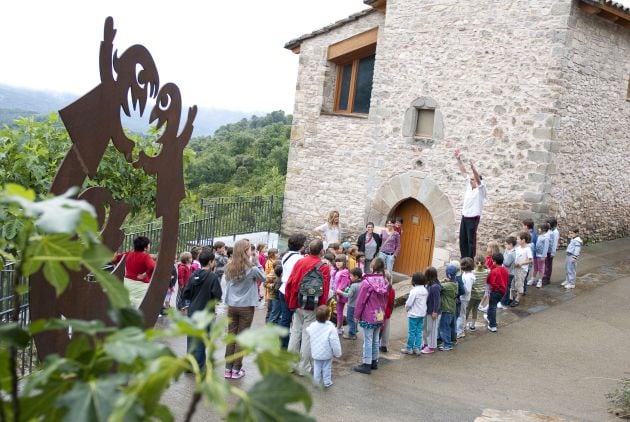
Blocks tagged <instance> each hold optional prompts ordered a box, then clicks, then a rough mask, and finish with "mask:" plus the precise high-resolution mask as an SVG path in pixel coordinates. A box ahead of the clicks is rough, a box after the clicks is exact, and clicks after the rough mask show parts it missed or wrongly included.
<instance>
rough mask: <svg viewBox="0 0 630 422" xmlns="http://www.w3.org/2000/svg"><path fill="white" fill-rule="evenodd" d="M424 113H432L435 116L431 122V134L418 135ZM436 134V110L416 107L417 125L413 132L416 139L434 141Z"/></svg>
mask: <svg viewBox="0 0 630 422" xmlns="http://www.w3.org/2000/svg"><path fill="white" fill-rule="evenodd" d="M422 112H431V113H432V114H433V121H432V122H431V133H430V134H429V133H418V126H419V123H420V115H421V114H422ZM434 132H435V109H434V108H431V107H416V125H415V128H414V131H413V137H414V139H433V133H434Z"/></svg>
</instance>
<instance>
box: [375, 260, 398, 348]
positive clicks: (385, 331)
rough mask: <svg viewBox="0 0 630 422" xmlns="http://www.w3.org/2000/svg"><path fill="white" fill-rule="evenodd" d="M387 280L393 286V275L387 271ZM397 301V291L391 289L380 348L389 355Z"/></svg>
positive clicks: (388, 295) (388, 293) (388, 294)
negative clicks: (392, 322)
mask: <svg viewBox="0 0 630 422" xmlns="http://www.w3.org/2000/svg"><path fill="white" fill-rule="evenodd" d="M385 278H386V279H387V282H388V283H389V285H390V286H391V285H392V274H391V273H390V272H389V271H387V270H385ZM395 299H396V291H395V290H394V289H393V288H390V289H389V291H388V292H387V305H386V306H385V323H384V324H383V326H382V327H381V339H380V347H379V350H380V351H381V352H383V353H387V352H388V351H389V331H390V329H391V324H390V322H391V321H390V318H391V317H392V312H393V311H394V301H395Z"/></svg>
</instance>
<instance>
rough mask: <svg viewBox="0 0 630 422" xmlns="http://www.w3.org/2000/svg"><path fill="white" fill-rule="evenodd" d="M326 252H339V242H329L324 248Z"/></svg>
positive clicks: (333, 253)
mask: <svg viewBox="0 0 630 422" xmlns="http://www.w3.org/2000/svg"><path fill="white" fill-rule="evenodd" d="M326 253H327V254H328V253H330V254H332V255H333V256H335V255H337V254H338V253H341V248H340V247H339V243H329V244H328V247H327V248H326Z"/></svg>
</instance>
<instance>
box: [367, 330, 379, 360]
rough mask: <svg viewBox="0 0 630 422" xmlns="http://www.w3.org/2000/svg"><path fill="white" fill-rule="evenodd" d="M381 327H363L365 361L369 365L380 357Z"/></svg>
mask: <svg viewBox="0 0 630 422" xmlns="http://www.w3.org/2000/svg"><path fill="white" fill-rule="evenodd" d="M380 333H381V327H380V326H378V327H375V328H365V327H363V363H367V364H368V365H369V364H371V363H372V361H373V360H377V359H378V343H379V335H380Z"/></svg>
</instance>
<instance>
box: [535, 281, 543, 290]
mask: <svg viewBox="0 0 630 422" xmlns="http://www.w3.org/2000/svg"><path fill="white" fill-rule="evenodd" d="M536 287H537V288H539V289H540V288H541V287H542V280H538V282H537V283H536Z"/></svg>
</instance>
